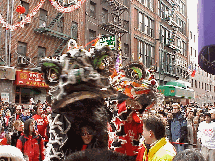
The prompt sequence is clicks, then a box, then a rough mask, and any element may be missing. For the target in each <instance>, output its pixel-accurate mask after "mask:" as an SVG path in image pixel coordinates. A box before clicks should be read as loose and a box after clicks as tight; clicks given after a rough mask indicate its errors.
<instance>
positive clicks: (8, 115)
mask: <svg viewBox="0 0 215 161" xmlns="http://www.w3.org/2000/svg"><path fill="white" fill-rule="evenodd" d="M12 121H13V118H12V117H11V111H10V109H6V111H5V117H4V129H5V130H7V131H11V130H12Z"/></svg>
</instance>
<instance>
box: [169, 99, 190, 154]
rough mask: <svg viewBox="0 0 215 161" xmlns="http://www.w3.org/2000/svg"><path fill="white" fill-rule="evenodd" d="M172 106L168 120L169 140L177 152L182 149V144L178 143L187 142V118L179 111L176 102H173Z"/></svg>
mask: <svg viewBox="0 0 215 161" xmlns="http://www.w3.org/2000/svg"><path fill="white" fill-rule="evenodd" d="M172 108H173V109H172V115H173V118H172V120H171V121H170V130H171V138H172V139H171V142H173V145H174V146H175V148H176V151H177V152H179V151H182V150H184V145H183V144H180V143H187V120H186V119H185V118H184V115H183V113H182V112H181V111H180V105H179V104H178V103H173V104H172Z"/></svg>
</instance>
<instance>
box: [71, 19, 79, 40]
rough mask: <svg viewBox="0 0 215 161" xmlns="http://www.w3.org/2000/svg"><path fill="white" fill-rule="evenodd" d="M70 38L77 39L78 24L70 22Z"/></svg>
mask: <svg viewBox="0 0 215 161" xmlns="http://www.w3.org/2000/svg"><path fill="white" fill-rule="evenodd" d="M71 38H72V39H74V40H77V39H78V23H77V22H74V21H72V25H71Z"/></svg>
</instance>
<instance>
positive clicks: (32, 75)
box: [16, 70, 48, 88]
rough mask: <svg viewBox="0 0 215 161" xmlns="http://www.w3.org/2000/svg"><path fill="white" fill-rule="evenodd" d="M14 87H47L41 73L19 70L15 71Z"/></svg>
mask: <svg viewBox="0 0 215 161" xmlns="http://www.w3.org/2000/svg"><path fill="white" fill-rule="evenodd" d="M16 85H24V86H32V87H46V88H47V87H48V85H47V84H46V83H45V81H44V78H43V74H42V73H38V72H30V71H21V70H17V71H16Z"/></svg>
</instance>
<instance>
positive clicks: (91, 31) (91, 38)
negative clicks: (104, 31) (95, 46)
mask: <svg viewBox="0 0 215 161" xmlns="http://www.w3.org/2000/svg"><path fill="white" fill-rule="evenodd" d="M94 39H96V31H94V30H91V29H89V42H91V41H92V40H94Z"/></svg>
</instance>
